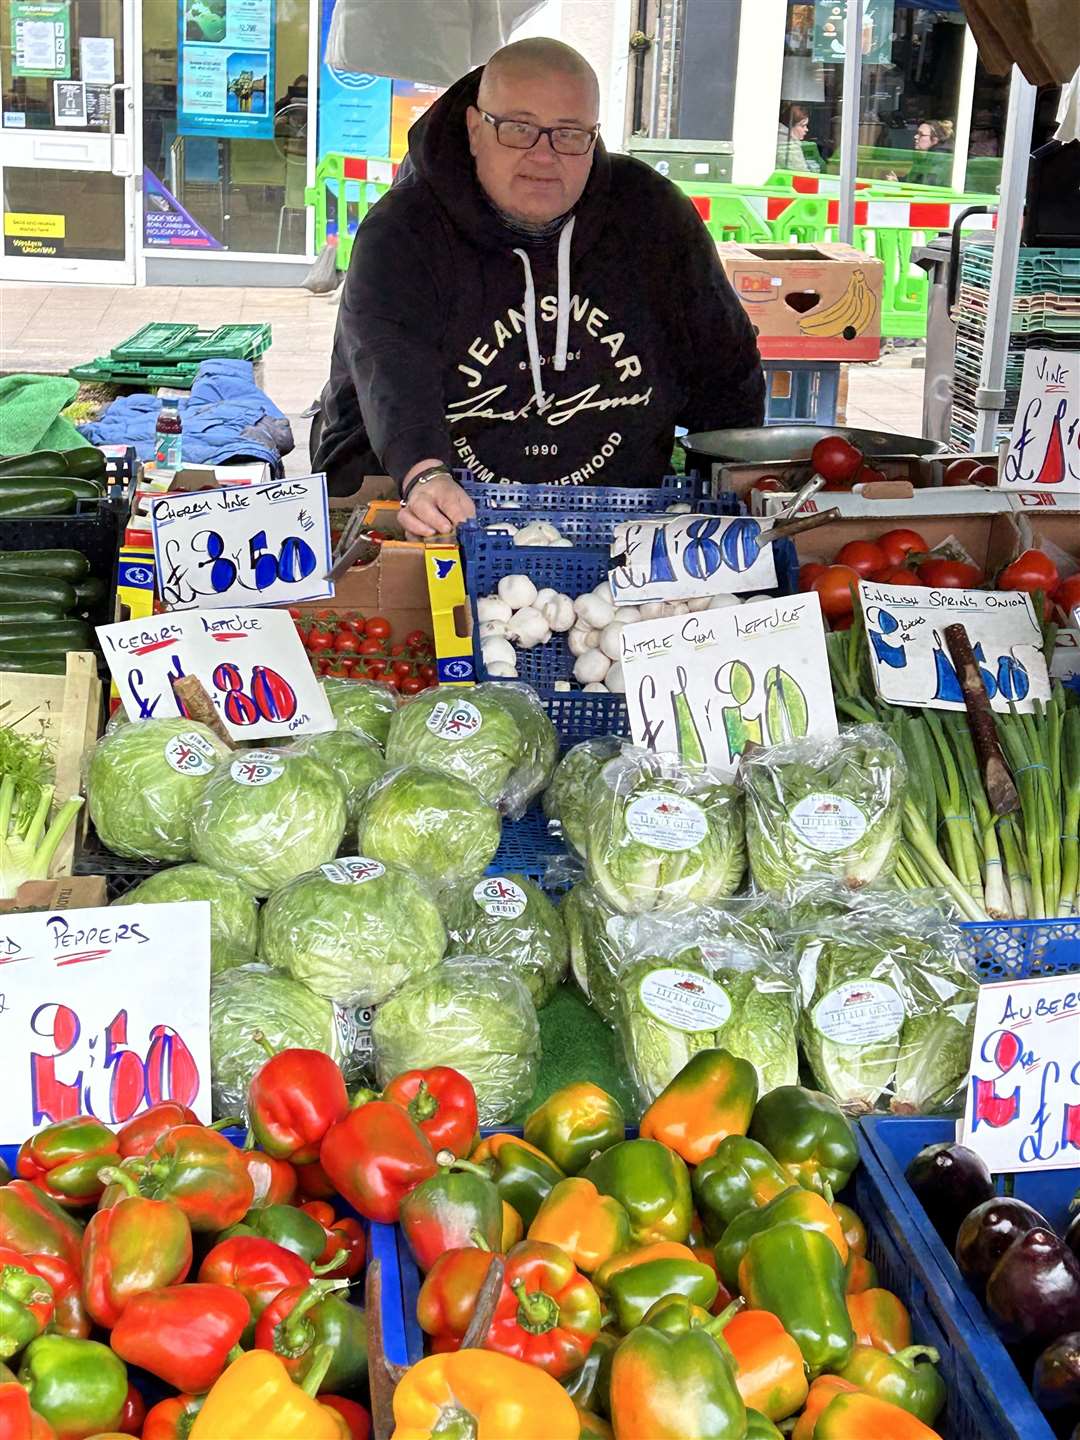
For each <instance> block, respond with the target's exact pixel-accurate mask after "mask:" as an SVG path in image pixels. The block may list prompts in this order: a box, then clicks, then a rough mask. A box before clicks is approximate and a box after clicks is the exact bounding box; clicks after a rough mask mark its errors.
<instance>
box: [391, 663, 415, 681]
mask: <svg viewBox="0 0 1080 1440" xmlns="http://www.w3.org/2000/svg"><path fill="white" fill-rule="evenodd" d="M412 673H413V669H412V665H411V664H410V663H409V661H408V660H395V661H394V674H395V675H397V676H398V678H399V679H400V678H401V677H403V676H405V675H411V674H412Z"/></svg>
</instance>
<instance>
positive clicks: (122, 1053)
mask: <svg viewBox="0 0 1080 1440" xmlns="http://www.w3.org/2000/svg"><path fill="white" fill-rule="evenodd" d="M0 1054H2V1055H3V1057H4V1085H3V1088H2V1090H0V1137H3V1140H4V1141H5V1142H15V1141H21V1140H22V1139H24V1138H25V1136H27V1135H28V1134H29V1133H30V1132H31V1131H32V1130H37V1129H39V1128H40V1127H41V1126H43V1125H48V1124H51V1123H52V1122H53V1121H54V1120H67V1119H70V1118H71V1117H72V1116H75V1115H94V1116H96V1117H97V1119H99V1120H102V1121H104V1123H105V1124H107V1125H122V1124H125V1123H126V1122H127V1121H128V1120H130V1119H131V1117H132V1116H133V1115H136V1114H138V1112H139V1111H140V1110H144V1109H146V1108H147V1107H148V1106H150V1105H153V1104H156V1102H157V1101H159V1100H178V1101H179V1102H180V1103H181V1104H183V1105H189V1106H190V1107H191V1108H192V1109H193V1110H194V1111H195V1113H196V1114H197V1115H198V1116H199V1119H200V1120H202V1121H204V1122H206V1123H209V1120H210V905H209V902H208V901H205V900H186V901H183V902H179V903H172V904H163V905H129V906H125V907H123V908H122V909H118V910H113V909H108V908H101V909H87V910H67V911H56V912H50V911H48V910H41V911H36V912H34V913H32V914H29V915H4V916H0Z"/></svg>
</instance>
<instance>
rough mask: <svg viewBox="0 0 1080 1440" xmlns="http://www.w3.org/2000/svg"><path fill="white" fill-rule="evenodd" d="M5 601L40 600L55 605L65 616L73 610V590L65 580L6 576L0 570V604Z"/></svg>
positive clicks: (0, 557) (46, 576)
mask: <svg viewBox="0 0 1080 1440" xmlns="http://www.w3.org/2000/svg"><path fill="white" fill-rule="evenodd" d="M2 558H3V557H2V556H0V559H2ZM7 600H25V601H30V600H41V601H43V602H44V603H45V604H46V605H56V606H57V607H58V608H59V609H61V610H62V611H63V612H64V614H65V615H66V614H67V612H68V611H69V610H74V608H75V590H74V587H73V586H71V585H69V584H68V582H67V581H66V580H54V579H53V578H52V577H51V576H49V575H16V574H11V575H8V574H5V573H4V572H3V571H2V570H0V603H3V602H4V601H7Z"/></svg>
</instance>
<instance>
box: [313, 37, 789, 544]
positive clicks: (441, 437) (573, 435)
mask: <svg viewBox="0 0 1080 1440" xmlns="http://www.w3.org/2000/svg"><path fill="white" fill-rule="evenodd" d="M599 103H600V100H599V88H598V86H597V82H596V76H595V74H594V73H593V71H592V69H591V68H590V66H589V65H588V63H587V62H586V61H585V60H584V59H583V58H582V57H581V56H580V55H579V54H578V53H577V52H576V51H575V50H572V49H570V47H569V46H567V45H563V44H561V43H560V42H559V41H557V40H540V39H537V40H520V41H518V42H516V43H515V44H513V45H508V46H506V48H505V49H503V50H500V51H498V52H497V54H495V55H494V56H493V57H492V59H491V60H490V61H489V62H488V64H487V65H486V66H485V67H484V68H483V70H482V71H474V72H473V73H472V74H470V75H467V76H465V78H464V79H463V80H459V81H458V83H457V84H456V85H454V86H452V87H451V89H449V90H448V91H447V92H446V94H445V95H443V96H442V97H441V98H440V99H439V100H438V101H437V102H436V103H435V104H434V105H433V106H432V107H431V109H430V110H429V111H428V112H427V114H426V115H425V116H423V118H422V119H420V120H418V121H417V123H416V124H415V125H414V126H413V127H412V129H411V130H410V131H409V162H410V164H409V167H408V169H409V173H408V175H407V177H406V178H405V179H404V180H402V181H400V182H399V183H398V184H395V186H394V187H393V188H392V189H391V190H390V192H389V193H388V194H387V195H386V196H384V197H383V199H382V200H380V201H379V203H378V204H377V205H375V206H374V207H373V208H372V210H371V211H369V213H368V214H367V216H366V217H365V219H364V222H363V224H362V225H361V226H360V228H359V231H358V232H357V235H356V240H355V243H354V245H353V252H352V260H351V262H350V265H349V272H348V275H347V276H346V279H345V285H344V289H343V291H342V298H341V309H340V313H339V316H338V323H337V332H336V335H335V338H334V351H333V357H332V360H331V367H330V379H329V381H328V383H327V385H326V387H325V389H324V391H323V396H322V429H321V436H320V439H319V443H318V448H317V450H316V454H315V465H316V467H317V468H318V469H325V470H326V472H327V475H328V477H329V481H330V488H331V491H332V492H333V493H338V494H342V493H348V492H349V491H351V490H353V489H354V488H355V487H356V486H357V484H358V483H359V481H360V479H361V478H362V477H363V476H364V475H365V474H374V473H388V474H390V475H392V476H393V477H394V479H395V480H396V481H397V482H398V484H399V486H400V489H401V496H402V506H403V508H402V523H403V525H404V527H405V529H406V531H407V532H408V533H410V534H412V535H419V536H422V535H432V534H436V533H440V532H444V531H447V530H449V529H452V528H453V526H454V525H455V524H457V523H458V522H459V521H461V520H464V519H466V518H468V517H469V516H470V515H472V513H473V507H472V503H471V501H470V500H469V498H468V496H467V495H466V494H465V492H464V491H463V490H462V489H461V488H460V486H459V485H458V484H457V483H456V482H455V480H454V478H453V473H452V472H453V470H454V469H457V468H466V469H469V470H472V471H473V472H475V474H476V475H477V476H478V477H479V478H480V479H483V480H518V481H526V482H547V483H553V484H562V485H582V484H592V485H650V484H655V483H657V482H658V481H659V480H660V478H661V477H662V476H663V475H664V474H665V473H666V471H667V470H668V469H669V467H670V457H671V450H672V441H673V435H674V430H675V426H676V425H685V426H686V427H687V428H688V429H690V430H709V429H715V428H720V427H723V426H733V425H760V424H761V423H762V420H763V415H764V381H763V378H762V372H761V362H760V359H759V357H758V352H757V346H756V344H755V340H754V333H753V329H752V328H751V325H750V322H749V321H748V320H747V318H746V315H745V314H744V312H743V310H742V308H741V306H740V305H739V303H738V301H737V300H736V298H735V295H734V292H733V291H732V289H731V286H730V285H729V284H728V282H727V280H726V278H725V276H724V273H723V270H722V269H721V267H720V264H719V261H718V260H717V257H716V250H715V247H714V245H713V243H712V241H711V239H710V237H709V234H708V232H707V231H706V229H705V227H704V225H703V224H702V222H701V220H700V218H699V216H698V214H697V212H696V210H695V209H694V207H693V205H691V203H690V201H689V200H688V199H687V198H686V197H685V196H684V195H683V194H682V193H681V192H680V191H679V190H678V189H677V188H676V187H675V186H674V185H672V184H671V183H670V182H669V181H667V180H665V179H664V178H663V177H662V176H660V175H658V174H657V173H656V172H655V171H654V170H651V169H650V168H649V167H648V166H647V165H643V164H641V163H640V162H639V161H637V160H632V159H630V158H629V157H627V156H623V155H609V154H608V153H607V151H606V150H605V149H604V146H603V143H602V141H601V140H600V126H599V123H598V114H599Z"/></svg>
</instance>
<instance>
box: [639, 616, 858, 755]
mask: <svg viewBox="0 0 1080 1440" xmlns="http://www.w3.org/2000/svg"><path fill="white" fill-rule="evenodd" d="M622 667H623V679H624V681H625V683H626V703H627V707H628V709H629V712H630V733H631V734H632V735H633V737H634V743H635V744H637V745H642V746H644V747H645V748H646V749H649V750H658V751H674V752H675V753H677V754H679V755H681V756H682V757H683V759H684V760H691V761H695V762H698V763H700V762H702V761H704V762H706V763H707V764H709V765H713V766H715V767H716V768H717V769H719V770H722V771H724V772H726V773H727V774H731V773H733V772H734V771H735V770H736V768H737V767H738V764H739V758H740V756H741V755H742V753H743V751H744V750H745V749H746V747H747V745H748V744H750V743H751V742H753V743H754V744H756V745H776V744H779V743H780V742H781V741H784V740H798V739H801V738H802V737H803V736H806V735H820V736H830V735H835V734H836V709H835V706H834V704H833V694H832V686H831V685H830V683H829V662H828V657H827V655H826V652H825V630H824V627H823V625H822V621H821V602H820V601H819V599H818V597H817V595H816V594H814V593H813V591H810V592H808V593H807V594H805V595H789V596H784V597H781V598H780V599H770V600H756V601H753V602H752V603H750V604H747V605H730V606H728V607H727V608H726V609H723V610H699V611H697V612H695V613H694V614H690V615H675V616H672V617H670V618H667V619H662V620H639V621H635V622H634V623H633V624H631V625H627V626H625V627H624V629H623V632H622Z"/></svg>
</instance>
